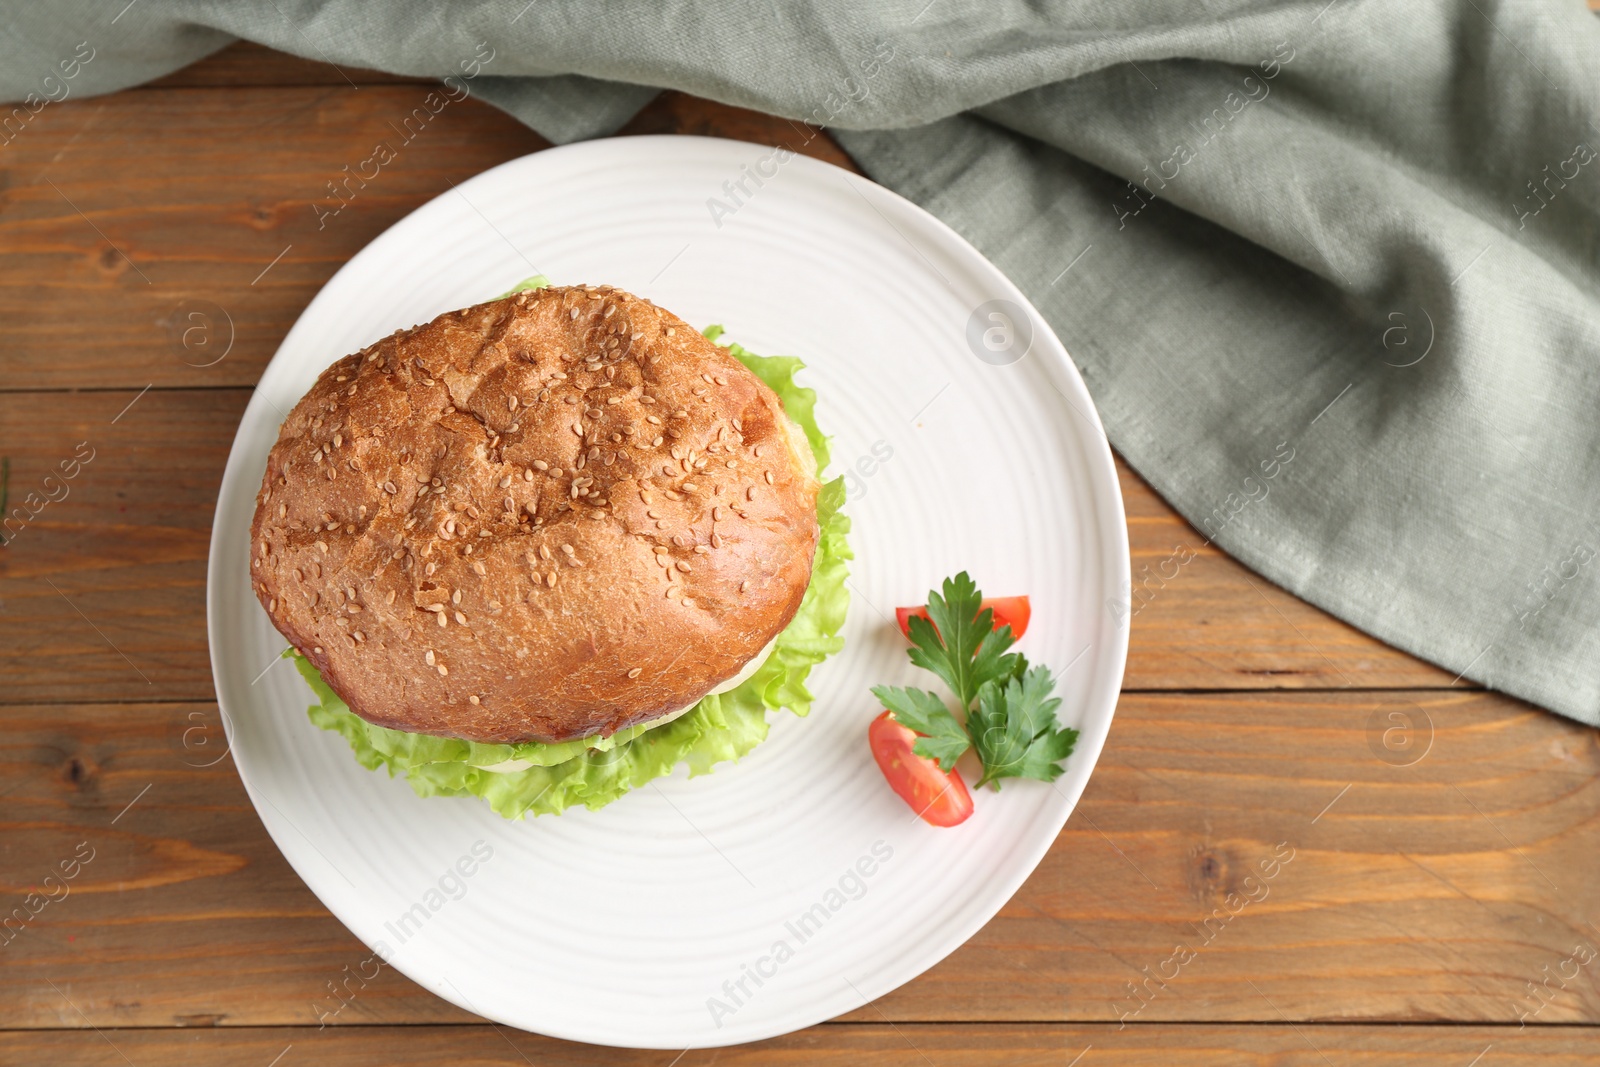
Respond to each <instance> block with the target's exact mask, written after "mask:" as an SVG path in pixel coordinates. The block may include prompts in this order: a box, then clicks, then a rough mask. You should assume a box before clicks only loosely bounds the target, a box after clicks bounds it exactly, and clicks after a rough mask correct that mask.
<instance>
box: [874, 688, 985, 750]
mask: <svg viewBox="0 0 1600 1067" xmlns="http://www.w3.org/2000/svg"><path fill="white" fill-rule="evenodd" d="M872 695H873V696H875V697H877V698H878V699H879V700H880V701H882V702H883V706H884V707H886V708H888V709H889V710H890V711H892V712H894V720H895V722H898V723H899V724H900V725H902V726H905V727H909V728H910V729H912V730H915V731H916V732H917V733H919V734H922V735H924V736H922V737H919V738H917V743H916V744H915V745H913V746H912V748H911V751H913V752H915V753H916V754H917V755H919V756H927V757H928V758H930V759H935V760H938V761H939V769H940V770H943V771H948V770H949V769H950V768H951V767H954V766H955V765H956V760H957V759H959V758H960V757H961V754H962V753H963V752H965V751H966V750H967V749H969V748H971V747H972V740H971V738H969V737H968V736H967V731H966V730H965V729H963V728H962V726H961V724H960V723H959V722H957V721H956V717H955V716H954V715H952V714H950V709H949V708H947V707H945V706H944V701H943V700H940V699H939V695H938V694H937V693H930V692H928V691H927V690H926V689H901V688H899V687H897V686H889V685H877V686H873V687H872Z"/></svg>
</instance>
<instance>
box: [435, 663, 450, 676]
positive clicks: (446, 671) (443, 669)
mask: <svg viewBox="0 0 1600 1067" xmlns="http://www.w3.org/2000/svg"><path fill="white" fill-rule="evenodd" d="M436 669H437V670H438V672H439V677H441V678H443V677H444V676H445V675H447V674H449V673H450V668H449V667H446V666H445V665H444V664H443V663H441V664H439V666H438V667H437V668H436Z"/></svg>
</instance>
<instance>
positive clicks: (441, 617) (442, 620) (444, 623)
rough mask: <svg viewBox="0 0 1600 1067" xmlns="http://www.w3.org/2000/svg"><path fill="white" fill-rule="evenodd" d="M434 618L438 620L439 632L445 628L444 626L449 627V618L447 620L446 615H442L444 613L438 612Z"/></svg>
mask: <svg viewBox="0 0 1600 1067" xmlns="http://www.w3.org/2000/svg"><path fill="white" fill-rule="evenodd" d="M434 618H436V619H438V620H439V628H440V629H441V630H442V629H444V628H445V627H446V626H449V625H450V618H449V616H447V615H446V614H445V613H444V612H442V611H441V612H439V614H437V615H435V616H434Z"/></svg>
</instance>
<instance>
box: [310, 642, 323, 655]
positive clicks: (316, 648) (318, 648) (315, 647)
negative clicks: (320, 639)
mask: <svg viewBox="0 0 1600 1067" xmlns="http://www.w3.org/2000/svg"><path fill="white" fill-rule="evenodd" d="M311 651H313V652H315V653H316V654H317V655H319V656H320V655H322V646H321V645H312V646H311Z"/></svg>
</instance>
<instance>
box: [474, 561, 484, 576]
mask: <svg viewBox="0 0 1600 1067" xmlns="http://www.w3.org/2000/svg"><path fill="white" fill-rule="evenodd" d="M472 571H473V573H474V574H484V573H487V572H486V571H485V569H484V566H483V564H482V563H480V562H477V561H474V562H473V564H472Z"/></svg>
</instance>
